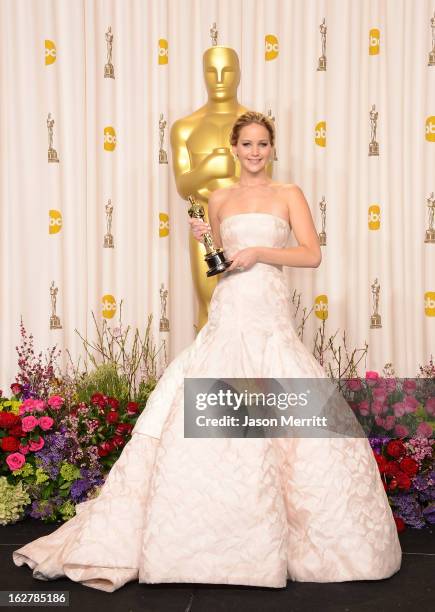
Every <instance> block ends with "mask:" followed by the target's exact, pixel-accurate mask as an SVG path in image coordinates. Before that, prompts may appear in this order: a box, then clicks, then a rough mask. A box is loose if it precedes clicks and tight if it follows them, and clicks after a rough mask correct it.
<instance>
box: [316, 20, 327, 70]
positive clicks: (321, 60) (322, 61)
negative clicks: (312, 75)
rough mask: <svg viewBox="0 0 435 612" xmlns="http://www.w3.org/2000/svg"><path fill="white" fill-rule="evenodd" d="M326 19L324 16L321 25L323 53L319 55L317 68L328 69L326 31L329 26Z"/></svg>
mask: <svg viewBox="0 0 435 612" xmlns="http://www.w3.org/2000/svg"><path fill="white" fill-rule="evenodd" d="M325 22H326V19H325V18H323V21H322V23H321V24H320V26H319V30H320V36H321V37H322V55H321V56H320V57H319V63H318V65H317V70H322V71H324V70H326V32H327V30H328V28H327V27H326V23H325Z"/></svg>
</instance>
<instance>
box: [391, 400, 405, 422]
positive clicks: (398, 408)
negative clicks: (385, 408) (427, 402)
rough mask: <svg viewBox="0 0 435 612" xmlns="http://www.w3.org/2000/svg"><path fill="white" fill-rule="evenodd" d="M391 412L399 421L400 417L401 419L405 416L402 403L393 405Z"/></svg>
mask: <svg viewBox="0 0 435 612" xmlns="http://www.w3.org/2000/svg"><path fill="white" fill-rule="evenodd" d="M393 412H394V416H395V417H396V418H398V419H400V417H403V415H404V414H405V406H404V404H403V402H396V403H395V404H393Z"/></svg>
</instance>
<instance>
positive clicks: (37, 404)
mask: <svg viewBox="0 0 435 612" xmlns="http://www.w3.org/2000/svg"><path fill="white" fill-rule="evenodd" d="M33 410H36V411H37V412H42V411H43V410H45V402H44V400H37V399H36V400H34V403H33Z"/></svg>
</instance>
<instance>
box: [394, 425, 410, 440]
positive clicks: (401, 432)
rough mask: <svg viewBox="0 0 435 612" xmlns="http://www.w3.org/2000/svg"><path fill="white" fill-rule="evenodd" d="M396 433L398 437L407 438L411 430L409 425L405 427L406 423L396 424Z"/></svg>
mask: <svg viewBox="0 0 435 612" xmlns="http://www.w3.org/2000/svg"><path fill="white" fill-rule="evenodd" d="M394 433H395V434H396V436H397V437H398V438H406V436H407V435H408V434H409V430H408V428H407V427H405V425H396V427H395V428H394Z"/></svg>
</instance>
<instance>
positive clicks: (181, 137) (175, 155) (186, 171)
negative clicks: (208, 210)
mask: <svg viewBox="0 0 435 612" xmlns="http://www.w3.org/2000/svg"><path fill="white" fill-rule="evenodd" d="M190 131H191V130H190V128H189V127H187V126H186V125H183V122H181V121H176V122H175V123H174V124H173V126H172V128H171V132H170V140H171V149H172V163H173V167H174V175H175V184H176V186H177V191H178V193H179V194H180V196H181V197H182V198H183V199H184V200H186V199H187V197H188V196H189V195H193V196H194V197H197V198H198V197H200V198H206V199H208V196H209V194H210V191H209V190H208V189H206V188H204V185H205V184H206V183H207V182H208V180H209V177H208V175H207V168H206V164H205V163H203V162H201V163H200V164H199V165H198V166H197V167H196V168H193V169H192V168H191V163H190V155H189V151H188V150H187V146H186V141H187V139H188V137H189V136H190Z"/></svg>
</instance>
